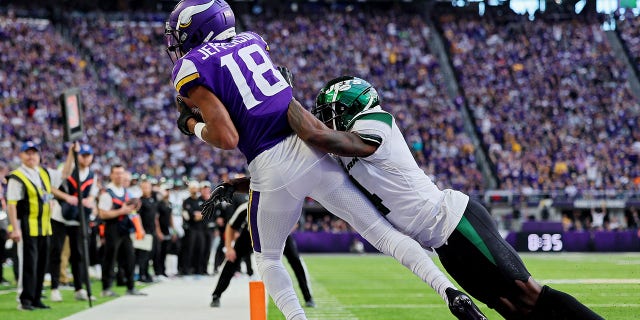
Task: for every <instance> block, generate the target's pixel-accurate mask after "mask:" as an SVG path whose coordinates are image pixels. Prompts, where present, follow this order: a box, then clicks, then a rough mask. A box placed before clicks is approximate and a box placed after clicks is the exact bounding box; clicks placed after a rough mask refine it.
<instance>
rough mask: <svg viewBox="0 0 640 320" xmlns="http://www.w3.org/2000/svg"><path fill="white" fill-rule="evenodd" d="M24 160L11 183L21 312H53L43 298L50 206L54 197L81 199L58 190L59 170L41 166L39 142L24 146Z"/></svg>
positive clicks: (70, 200)
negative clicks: (39, 310) (18, 265)
mask: <svg viewBox="0 0 640 320" xmlns="http://www.w3.org/2000/svg"><path fill="white" fill-rule="evenodd" d="M20 160H21V162H22V164H21V165H20V167H18V168H17V169H15V170H13V171H12V172H11V173H10V174H9V180H8V183H7V209H8V212H9V222H10V224H11V227H12V230H11V233H10V234H9V238H10V239H12V240H13V241H14V242H16V243H18V260H19V263H20V267H19V270H20V271H19V279H18V299H19V305H18V309H19V310H34V309H49V306H47V305H45V304H43V303H42V301H41V297H42V283H43V281H44V274H45V267H46V265H47V257H48V250H49V248H48V246H49V237H50V236H51V234H52V228H51V213H50V203H51V201H52V200H53V197H54V196H55V197H57V198H59V199H62V200H64V201H66V202H67V203H69V204H71V205H76V204H77V202H78V199H77V198H75V197H72V196H70V195H68V194H66V193H64V192H62V191H60V190H58V186H60V184H61V183H62V175H61V174H60V172H59V171H56V170H47V169H45V168H42V167H40V147H39V146H38V145H37V144H36V143H35V142H33V141H25V142H24V143H23V144H22V146H21V147H20ZM63 171H64V169H63ZM67 174H68V173H67Z"/></svg>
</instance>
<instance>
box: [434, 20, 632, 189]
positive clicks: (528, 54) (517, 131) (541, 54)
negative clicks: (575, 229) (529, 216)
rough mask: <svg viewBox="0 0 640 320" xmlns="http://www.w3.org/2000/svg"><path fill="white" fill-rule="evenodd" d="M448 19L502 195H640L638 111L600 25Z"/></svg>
mask: <svg viewBox="0 0 640 320" xmlns="http://www.w3.org/2000/svg"><path fill="white" fill-rule="evenodd" d="M514 20H515V21H511V22H508V23H499V22H498V21H494V20H491V19H490V18H487V19H479V18H471V17H455V18H454V17H452V16H448V17H443V18H441V21H440V22H441V26H442V29H443V33H444V36H445V37H446V39H447V40H448V41H449V43H450V52H451V59H452V63H453V65H454V67H455V69H456V71H457V72H458V73H459V74H458V75H459V76H458V81H460V84H461V86H462V87H463V88H464V90H465V95H466V98H467V101H468V104H469V107H470V109H471V110H473V113H474V115H475V121H476V126H477V130H478V131H479V133H480V136H481V137H482V139H483V142H484V144H485V145H486V146H487V148H488V151H489V157H490V159H491V161H492V162H493V164H494V165H495V167H496V171H497V176H498V178H499V182H500V184H501V185H500V188H501V189H506V190H515V191H520V192H523V193H525V194H526V193H530V192H531V191H535V190H542V191H550V190H564V191H565V192H566V193H567V194H568V195H571V196H575V195H577V194H581V193H583V192H589V191H590V190H628V191H630V192H637V191H638V189H639V187H640V179H639V178H638V177H640V167H639V166H638V156H639V155H640V153H639V152H638V151H640V150H639V149H638V145H639V143H638V141H639V138H640V136H638V134H639V133H638V131H637V130H636V128H637V127H638V125H639V124H640V106H639V105H638V102H637V101H636V99H635V98H634V97H633V96H632V95H631V91H630V88H629V83H628V81H627V77H628V75H627V73H628V72H629V71H628V70H626V69H625V67H624V65H623V64H622V62H620V61H619V60H618V59H616V57H615V55H614V53H613V51H612V49H611V47H610V46H609V44H608V42H607V40H606V36H605V35H604V32H603V31H602V30H601V29H600V26H599V24H598V23H597V22H596V21H595V20H589V19H586V20H582V19H580V20H579V19H574V20H569V21H553V22H551V21H545V20H543V19H539V20H536V21H535V22H531V21H529V20H527V19H526V18H524V17H518V18H514Z"/></svg>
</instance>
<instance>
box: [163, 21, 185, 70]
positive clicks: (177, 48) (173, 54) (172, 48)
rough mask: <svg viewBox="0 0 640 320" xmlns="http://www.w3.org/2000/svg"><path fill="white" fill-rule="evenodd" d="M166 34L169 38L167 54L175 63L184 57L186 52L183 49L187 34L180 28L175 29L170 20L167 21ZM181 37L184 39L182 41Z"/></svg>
mask: <svg viewBox="0 0 640 320" xmlns="http://www.w3.org/2000/svg"><path fill="white" fill-rule="evenodd" d="M164 35H165V38H166V39H167V49H166V51H167V54H168V55H169V59H171V62H173V63H174V64H175V63H176V61H178V59H180V58H182V56H184V55H185V53H186V52H184V50H183V49H182V43H183V42H184V40H186V37H187V35H186V33H184V32H182V31H180V30H176V29H174V28H173V27H172V26H171V25H170V23H169V22H168V21H167V22H166V23H165V28H164ZM181 38H184V39H182V41H181V40H180V39H181Z"/></svg>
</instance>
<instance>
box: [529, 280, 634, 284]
mask: <svg viewBox="0 0 640 320" xmlns="http://www.w3.org/2000/svg"><path fill="white" fill-rule="evenodd" d="M540 282H541V283H544V284H640V279H545V280H540Z"/></svg>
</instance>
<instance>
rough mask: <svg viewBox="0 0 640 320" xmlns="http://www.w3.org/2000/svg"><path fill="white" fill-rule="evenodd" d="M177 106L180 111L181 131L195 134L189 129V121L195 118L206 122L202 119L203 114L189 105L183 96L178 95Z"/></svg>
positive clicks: (186, 133)
mask: <svg viewBox="0 0 640 320" xmlns="http://www.w3.org/2000/svg"><path fill="white" fill-rule="evenodd" d="M176 106H177V107H178V111H179V112H180V116H179V117H178V121H177V122H178V129H180V132H182V133H183V134H185V135H187V136H192V135H194V133H193V132H191V131H189V127H188V126H187V122H188V121H189V119H191V118H194V119H195V120H196V121H198V122H204V120H202V115H201V114H200V113H199V112H198V111H197V108H195V109H196V110H194V109H193V108H191V107H189V106H188V105H187V103H186V102H184V100H183V99H182V97H181V96H177V97H176Z"/></svg>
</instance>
